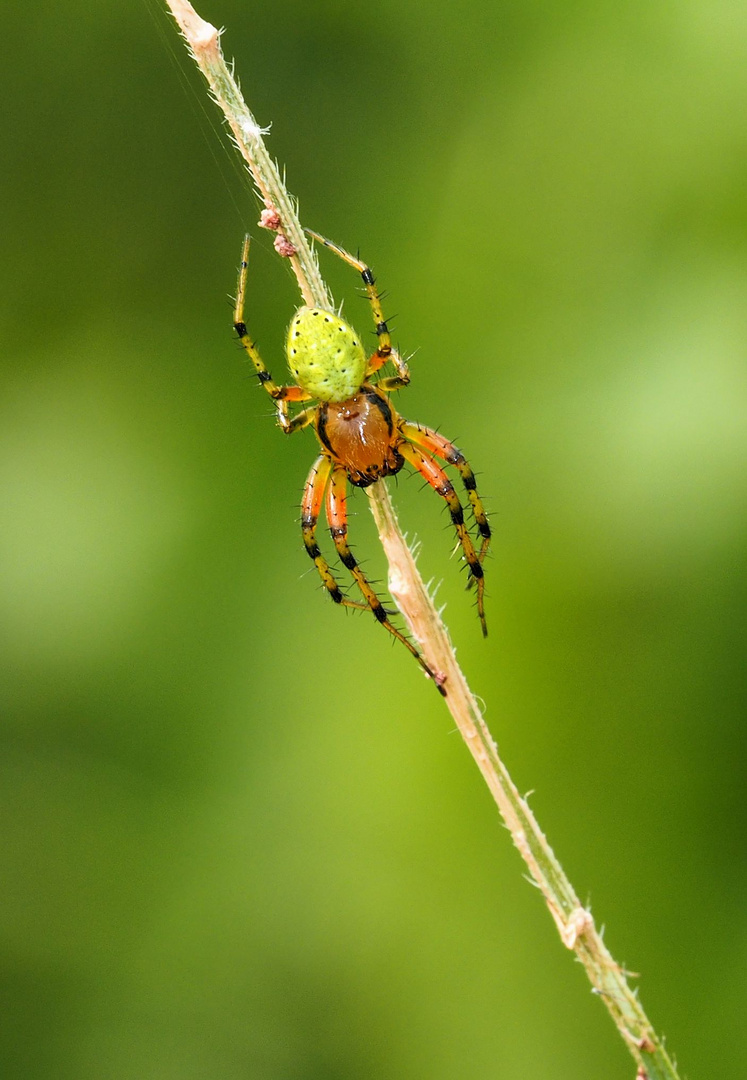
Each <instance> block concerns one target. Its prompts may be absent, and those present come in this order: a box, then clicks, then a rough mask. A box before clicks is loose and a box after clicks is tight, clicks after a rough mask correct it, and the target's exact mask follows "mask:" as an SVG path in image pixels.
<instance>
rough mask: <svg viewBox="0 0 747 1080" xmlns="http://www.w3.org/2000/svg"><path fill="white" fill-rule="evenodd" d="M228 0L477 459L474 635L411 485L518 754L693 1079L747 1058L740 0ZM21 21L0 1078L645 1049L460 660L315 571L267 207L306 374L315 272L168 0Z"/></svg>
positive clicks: (265, 96)
mask: <svg viewBox="0 0 747 1080" xmlns="http://www.w3.org/2000/svg"><path fill="white" fill-rule="evenodd" d="M200 11H201V13H202V14H203V15H204V16H205V17H206V18H208V19H210V20H211V21H213V22H214V23H216V24H217V25H224V26H226V27H227V28H228V32H227V33H226V35H225V37H224V47H225V49H226V52H227V53H228V54H229V55H234V56H235V57H236V60H237V71H238V73H239V75H240V77H241V81H242V85H243V88H244V90H245V93H246V95H247V98H248V100H249V102H250V104H251V106H252V108H253V109H254V111H255V114H256V116H257V118H258V120H259V121H260V122H261V123H262V124H267V123H269V122H272V134H271V136H270V139H269V144H270V148H271V150H272V152H273V153H274V154H275V155H277V158H278V159H279V161H281V162H282V163H284V164H285V165H286V166H287V170H288V179H289V184H290V187H291V190H292V191H293V192H294V193H295V194H297V195H298V196H299V198H300V201H301V208H302V211H303V218H304V221H305V223H306V224H308V225H311V226H313V227H314V228H316V229H318V230H319V231H321V232H323V233H325V234H326V235H328V236H330V237H332V238H334V239H336V240H337V241H338V242H339V243H341V244H344V245H346V246H348V247H350V248H353V249H355V248H357V247H360V249H361V252H362V254H363V255H364V257H365V258H366V259H367V260H368V261H370V263H371V264H372V265H373V267H374V268H375V270H376V272H377V274H378V277H379V280H380V283H381V284H382V286H383V287H385V288H386V289H387V290H388V291H389V294H390V299H389V300H388V304H387V310H388V312H389V313H392V314H398V316H399V317H398V318H397V319H396V320H393V321H394V323H395V326H396V340H397V341H398V342H399V344H400V345H401V347H402V349H403V350H404V351H405V352H413V351H415V350H417V352H416V355H415V358H414V360H413V363H412V369H413V381H412V384H411V387H410V389H409V390H407V391H406V392H405V393H403V394H402V395H400V398H399V407H400V408H401V410H402V412H403V413H404V414H405V415H407V416H409V417H411V418H412V419H419V420H422V421H423V422H425V423H428V424H431V425H433V426H438V427H439V428H440V429H441V430H442V431H443V432H444V433H445V434H447V435H450V436H452V437H454V438H457V439H458V440H459V442H460V445H461V446H462V448H463V449H464V451H465V452H466V454H467V455H468V457H469V458H470V460H471V461H472V463H473V464H474V466H475V468H476V469H477V470H478V473H479V476H480V483H481V487H482V490H483V491H484V493H485V495H486V497H487V500H488V506H489V509H490V511H491V514H492V521H493V524H494V528H495V536H496V542H495V555H494V558H493V559H492V560H491V561H490V563H489V565H488V580H489V600H488V619H489V623H490V627H491V636H490V637H489V638H488V640H487V642H483V641H482V640H481V637H480V633H479V628H478V624H477V620H476V617H475V614H474V611H473V608H472V600H471V598H470V597H469V596H466V595H465V594H464V592H463V588H462V586H463V578H462V577H461V576H460V574H459V573H458V564H457V561H456V560H451V561H450V560H449V553H450V550H451V547H452V537H451V535H450V531H449V529H448V528H447V520H446V517H445V515H444V513H443V510H442V507H441V504H440V500H439V499H438V498H437V497H436V496H435V495H433V494H432V493H430V492H427V491H421V490H420V489H421V484H420V482H419V480H414V479H408V478H406V477H402V478H400V479H399V482H398V484H397V487H396V489H395V490H394V497H395V501H396V504H397V507H398V509H399V511H400V515H401V518H402V521H403V524H404V526H405V527H406V529H407V530H408V532H409V533H410V535H414V534H417V536H418V538H419V539H420V540H421V541H422V554H421V557H420V559H421V566H422V568H423V571H424V574H425V576H426V578H431V577H433V578H434V579H435V580H441V579H443V583H442V585H441V588H440V592H439V599H440V601H441V602H445V603H447V610H446V617H447V621H448V622H449V625H450V628H451V632H452V635H453V638H454V640H455V642H456V644H457V646H458V651H459V657H460V660H461V661H462V663H463V666H464V667H465V669H466V671H467V673H468V675H469V677H470V679H471V680H472V682H473V685H474V688H475V690H476V691H477V692H478V693H479V694H481V695H482V697H483V698H484V699H485V702H486V705H487V718H488V721H489V723H490V725H491V727H492V730H493V732H494V734H495V736H496V738H497V739H498V742H499V744H500V746H501V748H502V751H503V754H504V756H505V758H506V761H507V762H508V764H509V767H510V768H511V770H512V772H513V774H514V776H515V779H516V781H517V783H518V784H519V786H520V787H521V788H522V789H523V790H525V789H529V788H531V789H533V790H534V792H535V794H534V795H533V797H532V804H533V806H534V808H535V810H536V812H537V814H538V816H539V818H540V821H541V823H542V825H543V827H544V828H545V829H546V830H547V832H548V835H549V837H550V840H551V842H552V843H553V845H554V847H555V849H556V851H557V853H558V855H559V856H560V858H561V860H562V861H563V862H564V864H565V866H566V868H567V870H568V872H569V874H570V875H571V878H572V880H573V882H574V884H575V886H576V888H577V889H578V891H579V894H580V895H581V896H582V897H583V898H587V897H588V898H589V899H590V901H591V904H592V907H593V910H594V913H595V915H596V917H597V919H598V921H600V922H601V923H604V924H606V925H607V928H608V929H607V932H606V940H607V942H608V944H609V945H610V947H611V949H612V951H613V953H614V954H615V956H616V957H617V958H618V959H619V960H620V961H621V962H624V963H625V964H626V965H627V966H628V967H630V968H631V969H632V970H634V971H637V972H641V973H642V979H641V994H642V999H643V1002H644V1005H645V1006H646V1008H647V1009H648V1011H649V1014H650V1016H651V1018H652V1020H653V1021H654V1023H655V1024H656V1026H657V1028H658V1029H659V1030H661V1031H663V1032H664V1033H665V1034H666V1036H667V1038H668V1043H669V1046H670V1048H671V1049H672V1051H673V1052H674V1053H675V1054H676V1055H677V1057H678V1059H679V1062H680V1065H681V1067H682V1071H683V1074H686V1075H687V1076H689V1077H690V1078H691V1080H695V1078H697V1077H706V1076H708V1077H716V1076H718V1077H719V1078H720V1080H736V1078H741V1077H743V1076H744V1075H745V1072H746V1070H747V1026H746V1025H745V1023H744V1017H745V1011H746V1009H747V976H746V975H745V972H746V970H747V919H746V918H745V900H744V898H745V888H746V886H747V882H746V881H745V876H746V874H745V869H746V867H745V779H744V777H745V768H744V766H745V735H744V730H745V727H744V688H745V678H744V636H745V635H744V622H745V619H744V611H745V592H746V589H745V586H746V584H747V571H746V568H745V559H744V552H745V533H746V531H747V515H745V484H744V477H745V457H746V456H747V455H746V454H745V451H746V450H747V424H745V404H746V403H747V402H746V398H747V386H746V383H747V377H746V374H745V344H746V342H747V315H746V311H747V308H746V305H745V301H746V299H747V187H746V182H747V137H746V136H745V130H746V128H745V114H746V113H747V14H746V13H745V9H744V8H743V7H742V6H741V5H739V4H737V3H736V2H734V0H731V2H722V0H707V2H706V0H686V2H681V3H676V4H672V3H667V2H664V0H648V2H646V3H642V2H634V0H629V2H623V3H622V4H620V3H608V2H606V0H604V2H602V3H600V2H599V0H596V2H594V3H584V2H577V3H571V4H568V3H567V2H566V3H560V2H559V0H554V2H544V3H542V2H532V0H523V2H517V0H503V2H498V3H495V4H487V3H485V4H483V3H479V2H477V0H472V2H467V3H464V4H459V5H454V4H448V3H445V2H443V0H434V2H433V3H431V4H429V5H428V6H427V7H426V6H424V5H422V4H418V3H414V2H412V0H397V2H396V3H395V2H394V0H383V2H382V3H379V4H376V5H362V4H358V5H350V4H342V3H335V2H334V0H324V2H321V3H316V4H313V5H311V6H310V5H306V4H303V3H301V2H300V0H295V2H294V0H272V2H270V0H260V2H258V3H254V4H250V3H242V2H241V0H209V2H208V0H206V2H205V3H203V4H202V5H201V7H200ZM3 23H4V35H5V42H6V51H5V60H4V72H5V79H4V93H3V95H2V100H0V112H1V113H2V117H3V130H4V140H3V145H4V168H3V169H2V174H1V175H0V185H2V213H3V229H2V232H3V240H4V248H5V257H4V259H3V270H2V301H1V303H2V340H3V355H4V364H3V370H2V383H3V386H2V402H1V404H0V411H1V413H2V434H1V436H0V438H1V452H0V475H1V477H2V481H1V484H0V487H1V488H2V498H3V504H4V509H3V515H2V525H1V539H0V606H1V612H2V615H1V623H2V631H1V633H2V638H3V662H2V667H3V679H2V687H1V689H0V694H1V699H2V705H1V712H2V753H1V754H0V770H1V772H2V780H1V782H0V791H1V793H2V794H1V796H0V799H1V803H2V807H1V809H2V813H1V819H2V823H1V826H0V828H1V835H2V838H3V839H2V865H1V868H0V897H1V901H2V902H1V905H0V906H1V910H2V916H0V942H1V945H0V947H1V954H2V983H3V999H4V1007H3V1010H2V1024H3V1028H4V1035H3V1039H2V1060H0V1073H2V1075H3V1076H7V1077H9V1078H10V1077H13V1078H23V1080H31V1078H34V1080H36V1078H42V1077H43V1078H45V1080H46V1078H51V1077H54V1078H55V1080H68V1078H70V1080H73V1078H75V1080H99V1078H102V1077H106V1078H107V1080H143V1078H150V1077H153V1078H158V1080H193V1078H194V1080H197V1078H200V1080H202V1078H221V1080H234V1078H236V1080H238V1078H249V1080H255V1078H256V1080H275V1078H278V1080H279V1078H283V1080H285V1078H293V1080H296V1078H298V1080H342V1078H345V1080H350V1078H356V1080H358V1078H360V1080H364V1078H365V1080H368V1078H377V1080H378V1078H380V1077H387V1078H403V1080H404V1078H407V1080H414V1078H421V1077H422V1078H423V1080H425V1078H428V1080H442V1078H443V1080H447V1078H448V1080H451V1078H455V1077H464V1076H469V1077H497V1078H500V1080H535V1078H537V1080H544V1078H550V1077H551V1078H553V1080H578V1078H579V1077H604V1078H605V1080H632V1077H633V1075H634V1071H635V1069H634V1066H633V1064H632V1060H631V1059H630V1058H629V1057H628V1054H627V1052H626V1050H625V1048H624V1047H623V1045H622V1043H621V1042H620V1040H619V1039H618V1037H617V1036H616V1033H615V1031H614V1029H613V1027H612V1025H611V1023H610V1021H609V1019H608V1018H607V1016H606V1013H605V1010H604V1009H603V1007H602V1006H601V1004H600V1002H598V1001H597V1000H595V999H594V997H593V996H592V995H591V994H590V992H589V987H588V984H587V983H586V981H585V977H584V975H583V973H582V971H581V969H580V968H579V967H578V965H575V964H574V963H573V962H572V957H571V956H570V954H568V953H567V952H566V951H565V950H564V949H563V948H562V947H561V945H560V944H559V941H558V938H557V933H556V931H555V929H554V927H553V925H552V924H551V920H550V919H549V917H548V915H547V913H546V912H545V910H544V909H543V906H542V903H541V901H540V898H539V896H538V894H537V893H536V892H535V891H534V890H532V889H531V888H530V887H529V886H528V885H527V884H526V882H525V881H524V880H523V877H522V869H523V868H522V864H521V863H520V860H519V858H518V856H517V855H516V853H515V852H514V850H513V849H512V847H511V844H510V841H509V838H508V835H507V834H506V833H505V832H504V830H503V829H502V828H501V827H500V825H499V822H498V818H497V814H496V811H495V809H494V807H493V806H492V804H491V802H490V800H489V798H488V795H487V793H486V791H485V790H484V787H483V784H482V782H481V780H480V779H479V777H478V774H477V772H476V770H475V768H474V766H473V764H472V762H471V760H470V759H469V757H468V755H467V753H466V751H465V750H464V748H463V746H462V745H461V743H460V740H459V738H458V737H457V736H456V735H455V733H454V731H453V724H452V723H451V721H450V718H449V716H448V714H447V713H446V711H445V709H444V707H443V705H442V703H441V701H440V700H439V698H438V695H437V694H435V693H434V691H433V689H432V688H431V687H429V686H428V685H427V683H426V682H425V681H424V680H423V679H422V678H421V677H420V675H419V673H418V671H417V668H416V666H415V664H414V663H413V662H412V660H411V659H410V658H409V657H408V656H407V654H406V652H405V650H404V649H402V648H400V647H396V648H392V647H391V645H390V642H389V640H388V639H387V636H386V634H384V633H383V632H381V631H380V630H378V629H377V628H376V627H375V626H374V625H373V621H372V620H370V619H368V618H359V617H356V616H351V617H348V618H347V619H346V618H345V616H344V615H343V614H342V613H341V612H340V611H338V610H335V609H334V608H333V606H332V605H331V604H330V603H329V602H328V601H327V598H326V597H325V596H323V595H321V593H320V589H319V587H318V582H317V580H316V578H315V577H314V575H313V574H309V570H308V565H307V563H308V560H307V558H306V556H305V554H304V552H303V549H302V545H301V542H300V533H299V530H298V524H297V516H298V509H297V508H298V502H299V499H300V492H301V488H302V485H303V481H304V478H305V475H306V471H307V470H308V468H309V466H310V464H311V461H312V458H313V456H314V453H315V450H314V445H315V444H314V438H313V435H312V434H311V433H309V432H305V433H303V434H301V435H298V436H297V437H295V438H294V439H291V440H286V439H284V438H283V437H282V436H281V435H280V433H279V432H278V431H277V429H276V427H275V425H274V423H273V420H272V417H271V410H270V408H269V405H268V402H267V400H266V399H265V397H264V395H263V394H262V393H261V391H260V390H259V389H258V387H257V385H256V382H255V381H254V380H253V379H251V378H249V376H248V370H247V366H246V364H245V363H244V360H243V357H242V354H241V352H240V350H239V349H238V348H237V346H236V344H235V342H234V341H233V339H232V330H231V326H230V323H231V310H230V305H229V301H228V299H227V297H228V296H229V295H230V294H232V293H233V291H234V286H235V272H236V267H237V264H238V258H239V249H240V244H241V237H242V234H243V232H244V230H245V228H247V227H249V228H252V229H253V231H254V235H255V237H256V241H257V242H256V243H255V245H254V248H253V255H252V267H251V279H250V297H249V317H250V324H251V326H252V328H253V330H254V332H255V334H256V336H257V337H258V339H259V342H260V345H261V347H262V349H263V351H264V354H265V357H266V359H267V361H268V363H269V364H270V366H271V368H272V369H273V371H275V372H277V373H278V374H279V373H280V372H281V371H282V370H283V362H282V340H283V333H284V328H285V325H286V324H287V321H288V320H289V318H290V315H291V312H292V311H293V308H294V305H295V304H296V303H297V298H296V293H295V289H294V285H293V281H292V280H291V277H290V274H289V271H288V267H287V265H285V264H284V263H282V262H281V260H279V259H278V258H277V257H276V256H275V254H274V252H273V251H272V247H271V239H272V238H271V237H270V236H269V235H268V234H266V233H262V232H261V230H257V229H256V227H255V223H256V220H257V217H258V209H257V205H256V202H255V200H254V199H253V197H252V196H251V195H250V194H249V193H248V191H247V188H246V186H245V185H243V184H242V183H241V182H240V180H239V179H238V178H237V173H236V170H235V169H234V167H233V165H232V163H231V158H230V155H226V154H225V153H224V150H223V147H222V136H221V135H220V134H216V131H218V132H219V131H220V122H219V120H218V117H217V112H216V111H215V110H213V109H212V106H211V105H210V103H209V102H207V99H206V95H205V93H204V91H203V87H202V84H201V81H200V80H199V77H197V76H196V75H195V74H194V73H193V71H192V69H191V67H190V64H189V62H188V61H187V59H186V55H185V53H184V50H183V47H182V45H181V43H180V42H179V40H178V38H177V35H176V32H175V30H174V29H173V28H172V27H171V26H170V25H169V23H168V21H167V20H166V19H165V18H164V17H162V16H161V15H160V14H159V9H158V5H157V0H149V3H147V4H143V3H142V2H140V0H132V2H125V3H120V4H117V5H108V4H96V3H94V4H91V3H85V4H84V3H80V2H77V0H69V2H68V3H66V4H64V5H59V4H56V3H51V2H50V0H43V2H41V3H38V4H35V5H32V6H31V7H30V8H27V7H23V6H17V7H15V8H12V7H11V6H10V5H6V9H5V10H4V15H3ZM164 39H165V41H166V42H167V45H165V44H164ZM175 65H176V66H175ZM179 68H181V70H182V72H183V73H184V75H183V76H180V74H179ZM183 78H186V81H187V91H186V92H185V88H184V86H183ZM203 108H204V109H205V113H206V114H207V115H208V116H209V121H207V120H206V119H205V114H204V113H203ZM216 165H218V166H219V167H216ZM323 268H324V270H325V272H326V273H327V276H328V280H329V281H330V283H331V286H332V289H333V292H334V294H335V297H336V299H337V300H340V299H342V298H343V297H345V300H346V306H345V311H346V313H347V315H348V317H349V318H351V319H353V320H354V321H355V322H356V323H357V324H358V325H360V326H361V327H363V328H367V327H368V322H367V320H368V318H369V315H368V311H367V308H366V306H365V303H364V301H363V300H361V299H360V298H359V296H358V295H357V294H356V286H357V282H356V280H355V277H354V276H353V275H352V274H351V273H350V272H349V271H348V270H347V269H346V268H345V267H344V266H342V264H338V263H337V261H336V260H334V259H333V258H331V257H328V258H324V257H323ZM371 340H373V339H371ZM393 486H394V485H393ZM353 510H354V511H355V512H356V516H355V517H354V518H353V522H352V528H353V535H352V540H353V543H354V546H355V550H356V551H357V552H358V554H359V556H360V557H361V559H362V560H363V561H364V563H365V565H366V566H367V568H368V570H369V572H370V573H371V574H372V575H373V576H374V577H376V576H379V577H380V576H383V574H384V568H383V565H382V561H381V557H380V555H379V553H378V552H377V546H376V539H375V536H374V533H373V530H372V526H371V522H370V515H369V513H368V510H367V506H366V499H365V496H363V495H361V494H358V495H357V496H356V498H355V500H354V506H353ZM322 536H323V537H324V536H326V533H323V534H322Z"/></svg>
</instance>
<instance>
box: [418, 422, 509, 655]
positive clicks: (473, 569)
mask: <svg viewBox="0 0 747 1080" xmlns="http://www.w3.org/2000/svg"><path fill="white" fill-rule="evenodd" d="M397 449H398V450H399V452H400V454H401V455H402V457H403V458H404V459H405V461H408V462H409V463H410V464H411V465H412V467H413V468H414V469H417V471H418V472H419V473H420V475H421V476H422V477H423V478H424V479H425V480H427V481H428V483H429V484H430V485H431V487H432V488H433V490H434V491H436V492H437V493H438V494H439V495H440V496H441V498H442V499H445V500H446V503H447V505H448V507H449V513H450V514H451V521H452V524H453V526H454V528H455V529H456V533H457V536H458V537H459V543H460V544H461V545H462V551H463V552H464V558H465V559H466V561H467V565H468V566H469V572H470V575H471V578H472V579H473V580H474V582H475V584H476V585H477V613H478V615H479V616H480V626H481V627H482V632H483V634H484V635H485V637H487V634H488V627H487V623H486V622H485V580H484V577H483V570H482V564H481V562H480V559H479V558H478V555H477V552H476V551H475V546H474V544H473V543H472V537H471V536H470V534H469V532H468V531H467V526H466V525H465V524H464V511H463V510H462V504H461V503H460V502H459V499H458V497H457V493H456V492H455V491H454V487H453V485H452V483H451V480H449V478H448V476H447V475H446V473H445V472H444V471H443V469H442V468H441V466H440V465H438V464H437V463H436V462H435V461H434V460H433V458H431V457H428V455H427V454H423V453H422V452H421V451H420V450H418V448H417V446H413V444H412V443H409V442H403V443H400V444H399V445H398V447H397Z"/></svg>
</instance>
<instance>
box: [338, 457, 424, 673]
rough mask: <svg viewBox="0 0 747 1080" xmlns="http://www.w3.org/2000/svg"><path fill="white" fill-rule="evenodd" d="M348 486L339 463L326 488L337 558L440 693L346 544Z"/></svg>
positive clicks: (373, 610) (417, 654) (383, 624)
mask: <svg viewBox="0 0 747 1080" xmlns="http://www.w3.org/2000/svg"><path fill="white" fill-rule="evenodd" d="M347 486H348V479H347V474H346V472H345V469H343V468H341V467H340V466H339V465H338V466H336V467H335V469H334V471H333V472H332V479H331V481H330V484H329V488H328V489H327V521H328V522H329V531H330V533H331V534H332V539H333V541H334V545H335V547H336V548H337V554H338V555H339V556H340V561H341V562H342V565H343V566H344V567H346V568H347V569H348V570H349V571H350V573H351V574H352V575H353V577H354V578H355V581H356V584H357V585H358V588H359V589H360V591H361V592H362V593H363V595H364V597H365V598H366V604H367V606H368V607H369V608H370V609H371V611H372V612H373V615H374V618H375V619H376V621H377V622H380V623H381V625H382V626H384V627H386V629H387V630H388V631H389V633H390V634H392V636H393V637H395V638H396V639H397V641H401V642H402V644H403V645H404V646H405V648H406V649H407V650H408V651H409V652H410V653H412V655H413V656H414V657H415V659H416V660H417V662H418V663H419V664H420V666H421V667H422V669H423V671H424V672H425V673H426V675H428V677H429V678H431V679H433V680H434V681H435V683H436V686H437V687H438V689H439V690H440V692H441V693H442V694H443V693H444V691H443V689H442V687H441V685H440V683H439V681H438V680H437V679H436V678H435V676H434V674H433V672H432V671H431V669H430V668H429V667H428V665H427V664H426V662H425V660H424V659H423V657H422V656H421V655H420V653H419V652H418V650H417V649H416V648H415V646H414V645H413V644H412V642H410V641H408V639H407V638H406V637H405V635H404V634H401V633H400V632H399V630H397V628H396V627H395V626H392V624H391V623H390V621H389V618H388V616H387V613H386V610H385V608H384V605H383V604H382V603H381V600H379V598H378V596H377V595H376V593H375V592H374V590H373V588H372V587H371V584H370V582H369V581H368V579H367V578H366V576H365V574H364V573H363V571H362V570H361V568H360V567H359V566H358V563H357V562H356V559H355V556H354V555H353V553H352V551H351V550H350V547H349V545H348V511H347Z"/></svg>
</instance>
